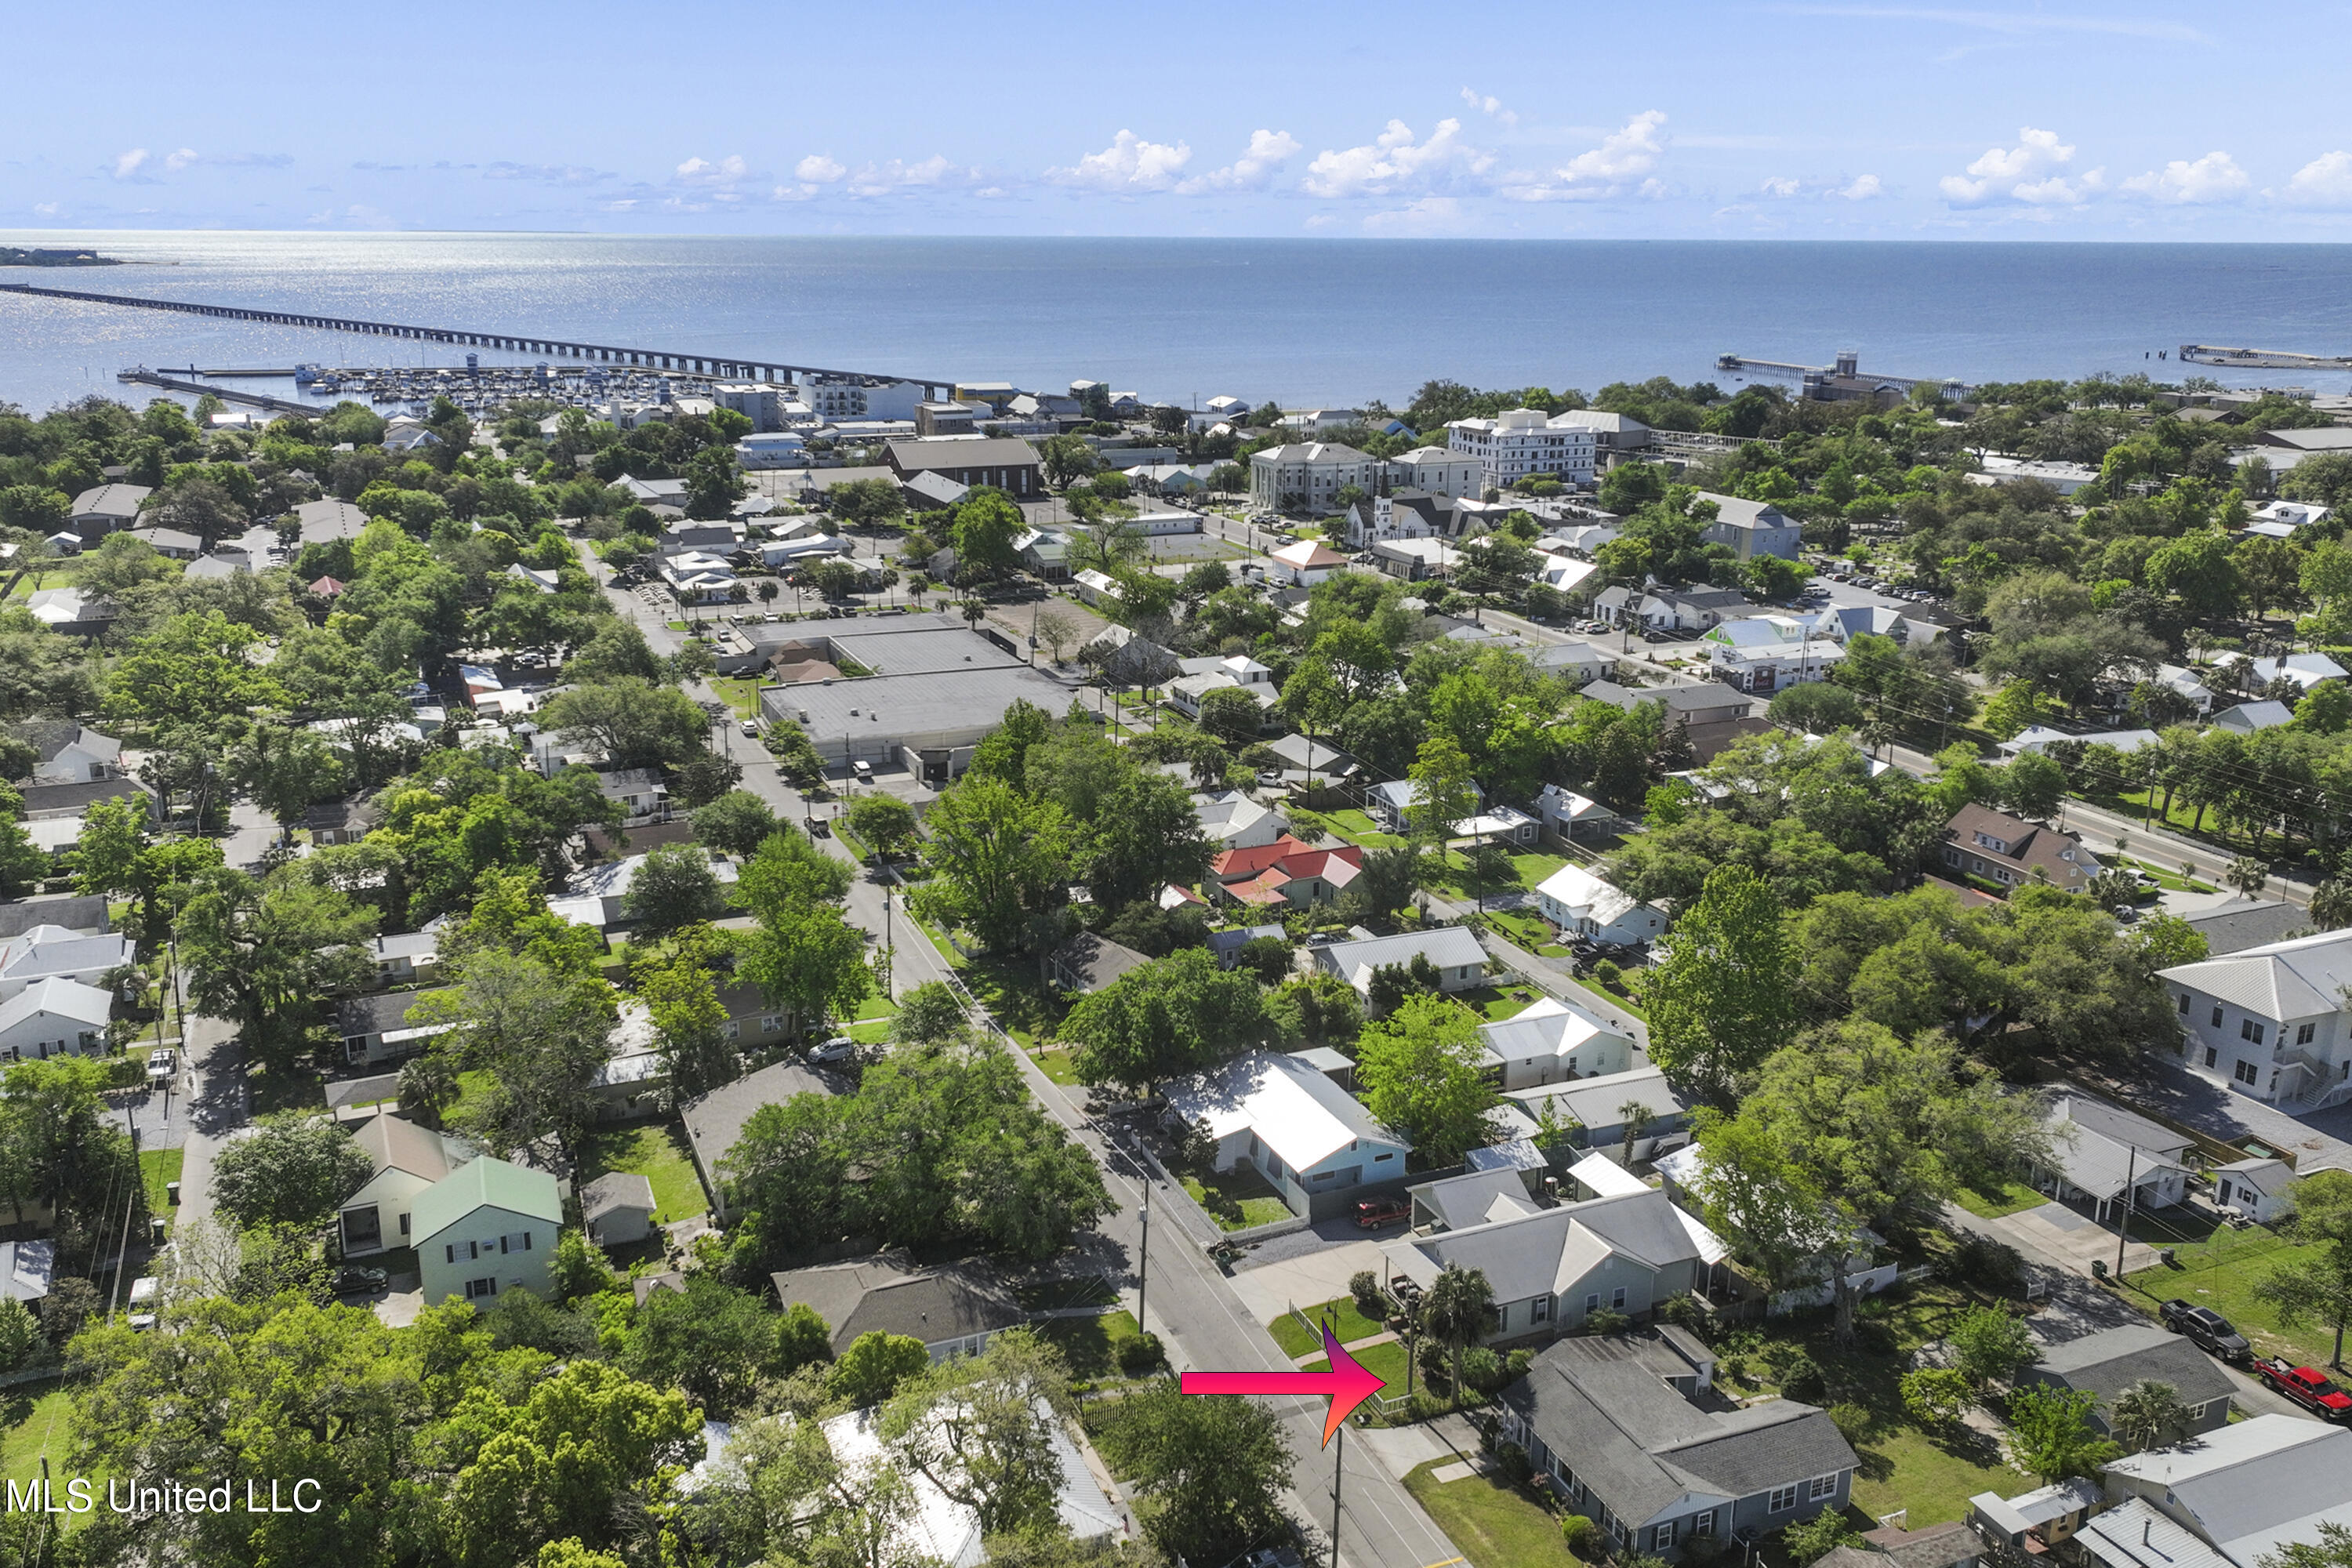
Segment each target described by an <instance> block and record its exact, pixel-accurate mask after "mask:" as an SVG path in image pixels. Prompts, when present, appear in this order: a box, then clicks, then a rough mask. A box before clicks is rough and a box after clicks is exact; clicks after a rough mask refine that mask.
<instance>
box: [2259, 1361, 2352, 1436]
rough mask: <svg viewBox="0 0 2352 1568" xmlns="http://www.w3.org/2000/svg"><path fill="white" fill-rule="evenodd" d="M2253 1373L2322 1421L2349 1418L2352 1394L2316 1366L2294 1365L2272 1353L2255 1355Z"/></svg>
mask: <svg viewBox="0 0 2352 1568" xmlns="http://www.w3.org/2000/svg"><path fill="white" fill-rule="evenodd" d="M2254 1375H2255V1376H2256V1377H2259V1378H2261V1379H2262V1380H2263V1382H2264V1383H2266V1384H2270V1385H2271V1386H2272V1387H2273V1388H2275V1389H2277V1390H2278V1391H2279V1392H2280V1393H2281V1394H2285V1395H2286V1396H2287V1397H2288V1398H2289V1399H2292V1400H2294V1402H2295V1403H2296V1404H2297V1405H2302V1406H2303V1407H2304V1408H2305V1410H2308V1411H2310V1412H2311V1413H2312V1414H2313V1415H2316V1416H2318V1417H2319V1418H2320V1419H2321V1420H2323V1421H2352V1394H2347V1393H2345V1392H2344V1391H2343V1390H2342V1389H2340V1388H2338V1387H2336V1385H2335V1384H2332V1383H2330V1382H2328V1381H2327V1379H2326V1375H2325V1374H2323V1373H2321V1372H2320V1371H2319V1370H2318V1369H2317V1368H2316V1367H2308V1366H2294V1365H2293V1364H2291V1363H2288V1362H2286V1361H2284V1359H2282V1358H2280V1357H2278V1356H2274V1355H2265V1356H2256V1357H2255V1358H2254Z"/></svg>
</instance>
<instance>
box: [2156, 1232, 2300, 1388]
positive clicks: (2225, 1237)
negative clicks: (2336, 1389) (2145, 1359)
mask: <svg viewBox="0 0 2352 1568" xmlns="http://www.w3.org/2000/svg"><path fill="white" fill-rule="evenodd" d="M2146 1220H2154V1221H2156V1222H2157V1223H2156V1224H2154V1225H2147V1224H2144V1223H2143V1221H2146ZM2132 1235H2133V1237H2135V1238H2136V1239H2137V1240H2141V1241H2146V1242H2149V1243H2151V1244H2152V1245H2155V1246H2158V1247H2172V1248H2173V1249H2174V1257H2175V1258H2176V1259H2177V1261H2178V1263H2179V1267H2177V1268H2166V1267H2165V1266H2163V1265H2162V1264H2158V1266H2157V1267H2156V1268H2145V1269H2142V1270H2141V1271H2140V1272H2138V1273H2137V1274H2133V1275H2128V1276H2126V1278H2125V1279H2124V1287H2123V1289H2121V1290H2119V1291H2117V1292H2116V1294H2117V1295H2118V1296H2120V1297H2121V1298H2122V1299H2123V1300H2126V1301H2128V1302H2130V1303H2131V1304H2132V1305H2133V1306H2135V1307H2137V1308H2138V1309H2139V1310H2142V1311H2144V1312H2147V1313H2149V1314H2150V1315H2153V1314H2154V1313H2155V1311H2156V1310H2157V1308H2158V1305H2159V1304H2160V1303H2162V1302H2163V1301H2165V1300H2168V1298H2171V1297H2174V1296H2178V1297H2179V1298H2180V1299H2181V1300H2184V1301H2189V1302H2191V1303H2193V1304H2194V1305H2197V1306H2200V1307H2210V1308H2212V1309H2213V1310H2215V1311H2217V1312H2219V1313H2221V1315H2222V1316H2223V1317H2225V1318H2227V1319H2229V1320H2230V1321H2231V1323H2232V1324H2234V1325H2235V1326H2236V1328H2237V1330H2238V1331H2239V1332H2240V1333H2242V1334H2243V1335H2245V1336H2246V1338H2247V1340H2248V1341H2249V1342H2251V1343H2252V1345H2253V1347H2254V1349H2255V1350H2256V1351H2258V1352H2262V1353H2264V1354H2269V1355H2284V1356H2286V1357H2287V1358H2288V1359H2290V1360H2292V1361H2296V1362H2303V1363H2311V1364H2313V1365H2316V1366H2325V1365H2326V1364H2327V1360H2328V1358H2329V1357H2330V1356H2331V1355H2333V1354H2334V1353H2335V1350H2336V1334H2335V1331H2333V1330H2331V1329H2328V1328H2326V1327H2325V1326H2323V1325H2321V1324H2318V1323H2315V1322H2313V1321H2310V1320H2308V1319H2306V1320H2305V1321H2303V1322H2302V1323H2300V1324H2298V1325H2297V1326H2295V1327H2294V1328H2288V1327H2286V1326H2285V1325H2284V1324H2283V1323H2281V1322H2280V1321H2279V1318H2278V1310H2277V1309H2276V1308H2274V1307H2272V1306H2270V1305H2269V1304H2267V1303H2266V1302H2263V1301H2262V1300H2258V1299H2256V1297H2255V1295H2254V1286H2255V1285H2256V1284H2257V1283H2259V1282H2260V1281H2261V1280H2263V1279H2266V1278H2267V1277H2268V1276H2269V1275H2270V1274H2271V1273H2272V1272H2273V1270H2275V1269H2278V1268H2284V1267H2285V1266H2288V1265H2291V1264H2296V1263H2302V1262H2305V1261H2308V1260H2314V1259H2316V1258H2318V1256H2319V1254H2320V1252H2321V1251H2322V1248H2320V1247H2297V1246H2294V1244H2292V1243H2290V1242H2288V1241H2285V1240H2284V1239H2283V1238H2281V1237H2279V1236H2278V1235H2277V1234H2276V1233H2274V1232H2273V1231H2270V1230H2266V1229H2263V1227H2262V1226H2253V1227H2252V1228H2250V1229H2246V1230H2232V1229H2231V1228H2230V1227H2229V1226H2217V1227H2215V1228H2214V1229H2213V1230H2212V1231H2211V1232H2210V1234H2208V1235H2206V1236H2204V1237H2201V1238H2200V1237H2192V1236H2189V1235H2185V1234H2184V1233H2182V1232H2181V1231H2179V1229H2178V1228H2176V1227H2173V1226H2168V1225H2167V1224H2165V1223H2164V1216H2163V1215H2138V1216H2136V1217H2135V1218H2134V1219H2133V1222H2132Z"/></svg>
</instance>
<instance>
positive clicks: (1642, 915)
mask: <svg viewBox="0 0 2352 1568" xmlns="http://www.w3.org/2000/svg"><path fill="white" fill-rule="evenodd" d="M1536 909H1537V910H1538V912H1540V913H1541V914H1542V916H1543V918H1544V919H1546V920H1548V921H1550V922H1551V923H1552V924H1554V925H1556V926H1558V927H1559V929H1560V931H1561V933H1562V934H1564V935H1568V936H1582V937H1590V938H1591V939H1592V940H1593V941H1595V942H1615V943H1617V944H1618V945H1619V946H1621V947H1632V946H1633V945H1635V944H1636V943H1639V942H1654V941H1655V940H1656V939H1657V938H1658V937H1659V936H1661V935H1663V934H1664V931H1665V929H1666V915H1665V911H1664V910H1661V909H1659V908H1658V906H1657V905H1655V904H1643V903H1636V902H1635V901H1634V900H1633V898H1632V896H1631V895H1629V894H1627V893H1625V892H1623V891H1622V890H1621V889H1618V888H1617V887H1615V886H1614V885H1613V884H1612V883H1609V882H1604V881H1602V880H1601V879H1600V878H1599V877H1596V876H1594V875H1593V874H1592V873H1591V872H1590V871H1588V870H1586V869H1584V868H1582V867H1581V866H1562V867H1561V868H1559V870H1557V871H1554V872H1553V873H1552V874H1551V875H1550V876H1549V877H1547V878H1545V879H1543V881H1542V882H1541V883H1540V884H1538V887H1537V888H1536Z"/></svg>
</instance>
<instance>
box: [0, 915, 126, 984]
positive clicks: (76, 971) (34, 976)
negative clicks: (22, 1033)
mask: <svg viewBox="0 0 2352 1568" xmlns="http://www.w3.org/2000/svg"><path fill="white" fill-rule="evenodd" d="M130 962H131V941H130V939H129V938H128V937H124V936H120V935H117V934H114V933H111V932H108V933H102V934H100V935H96V936H90V935H85V934H84V933H82V932H80V931H68V930H66V928H65V927H63V926H48V925H40V926H34V927H33V928H31V929H30V930H28V931H26V932H25V933H24V934H23V935H22V936H13V937H10V938H9V939H8V940H7V941H6V942H0V1002H5V1001H6V1000H8V999H9V998H11V997H14V996H19V995H22V994H24V993H25V992H26V990H27V989H29V988H30V987H32V986H34V985H36V984H39V983H40V982H41V981H44V980H53V979H54V980H71V981H75V982H77V983H79V984H83V985H90V986H95V985H97V984H99V983H100V981H102V980H104V979H105V978H106V977H107V975H108V974H110V973H112V972H113V971H115V970H117V969H120V968H121V967H122V966H123V965H125V964H127V963H130Z"/></svg>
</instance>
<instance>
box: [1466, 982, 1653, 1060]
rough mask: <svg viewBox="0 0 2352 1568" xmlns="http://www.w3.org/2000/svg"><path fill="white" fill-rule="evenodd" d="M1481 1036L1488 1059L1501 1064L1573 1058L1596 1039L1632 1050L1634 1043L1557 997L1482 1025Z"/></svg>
mask: <svg viewBox="0 0 2352 1568" xmlns="http://www.w3.org/2000/svg"><path fill="white" fill-rule="evenodd" d="M1478 1033H1479V1035H1480V1037H1482V1038H1484V1039H1485V1041H1486V1053H1487V1055H1489V1056H1491V1057H1493V1058H1495V1059H1496V1061H1501V1062H1523V1061H1538V1060H1542V1059H1545V1058H1558V1057H1566V1056H1570V1055H1572V1054H1574V1053H1575V1052H1576V1051H1578V1050H1580V1049H1581V1048H1582V1047H1585V1046H1588V1045H1590V1044H1591V1043H1592V1042H1593V1041H1594V1040H1597V1039H1604V1038H1606V1039H1619V1040H1623V1041H1625V1042H1626V1043H1627V1045H1628V1046H1629V1047H1630V1046H1631V1045H1632V1043H1633V1037H1631V1036H1629V1035H1625V1034H1622V1033H1621V1032H1620V1031H1618V1030H1616V1029H1612V1028H1611V1027H1610V1026H1608V1025H1606V1024H1604V1023H1602V1022H1601V1020H1600V1019H1599V1018H1596V1017H1594V1016H1592V1015H1591V1014H1590V1013H1588V1012H1586V1011H1585V1010H1584V1009H1583V1008H1581V1007H1579V1006H1576V1005H1572V1004H1570V1003H1567V1002H1563V1001H1561V1000H1560V999H1559V997H1557V996H1545V997H1542V998H1540V999H1538V1001H1536V1002H1535V1003H1533V1004H1532V1005H1529V1006H1528V1008H1527V1009H1526V1010H1525V1011H1523V1012H1521V1013H1518V1014H1517V1015H1515V1016H1511V1017H1508V1018H1505V1019H1503V1020H1501V1021H1500V1022H1498V1023H1493V1024H1482V1025H1480V1026H1478Z"/></svg>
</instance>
